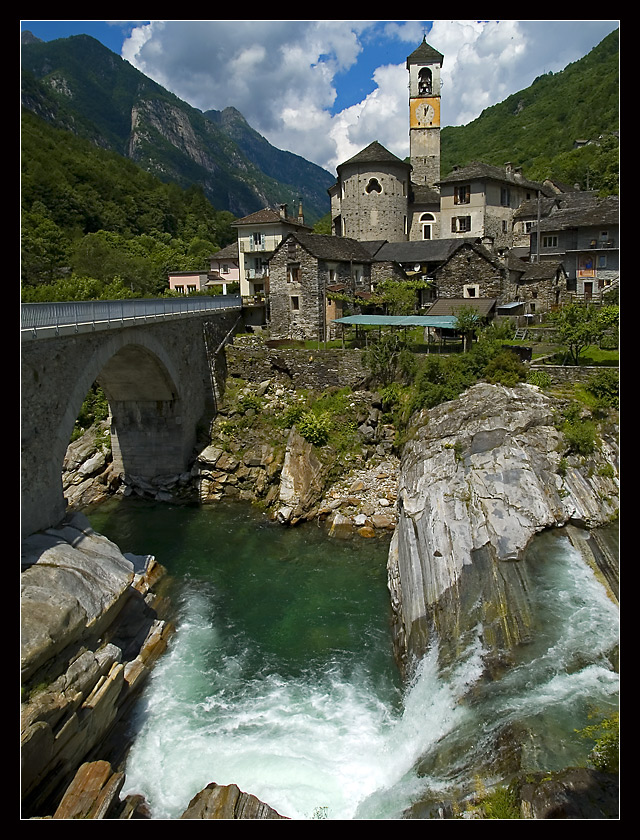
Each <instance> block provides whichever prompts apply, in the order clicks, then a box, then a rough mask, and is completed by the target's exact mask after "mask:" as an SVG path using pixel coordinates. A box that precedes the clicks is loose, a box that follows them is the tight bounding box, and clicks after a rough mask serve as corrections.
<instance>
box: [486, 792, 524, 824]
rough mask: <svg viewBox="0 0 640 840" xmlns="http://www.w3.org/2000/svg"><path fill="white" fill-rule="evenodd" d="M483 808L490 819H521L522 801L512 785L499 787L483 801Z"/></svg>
mask: <svg viewBox="0 0 640 840" xmlns="http://www.w3.org/2000/svg"><path fill="white" fill-rule="evenodd" d="M482 810H483V812H484V814H485V817H486V818H487V819H488V820H519V819H520V818H521V814H520V803H519V801H518V797H517V795H516V792H515V791H514V790H513V789H512V788H510V787H502V786H500V787H497V788H495V789H494V790H493V791H492V792H491V793H490V794H488V796H487V797H486V798H485V799H484V800H483V801H482Z"/></svg>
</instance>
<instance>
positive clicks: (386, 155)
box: [338, 140, 411, 171]
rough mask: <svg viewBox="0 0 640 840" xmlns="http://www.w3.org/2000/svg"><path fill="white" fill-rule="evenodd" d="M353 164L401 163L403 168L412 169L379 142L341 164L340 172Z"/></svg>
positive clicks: (371, 144) (370, 144)
mask: <svg viewBox="0 0 640 840" xmlns="http://www.w3.org/2000/svg"><path fill="white" fill-rule="evenodd" d="M351 163H364V164H369V163H399V164H401V165H402V166H406V167H407V169H411V164H410V163H406V162H405V161H404V160H400V158H399V157H396V156H395V155H394V154H393V153H392V152H390V151H389V150H388V149H385V147H384V146H383V145H382V144H381V143H378V141H377V140H374V141H373V143H369V145H368V146H367V147H366V149H362V151H361V152H358V154H357V155H354V156H353V157H352V158H349V160H346V161H345V162H344V163H341V164H340V165H339V166H338V171H340V169H342V167H343V166H346V165H347V164H351Z"/></svg>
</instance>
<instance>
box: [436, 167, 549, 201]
mask: <svg viewBox="0 0 640 840" xmlns="http://www.w3.org/2000/svg"><path fill="white" fill-rule="evenodd" d="M489 179H490V180H492V181H501V182H502V183H506V184H514V185H517V186H521V187H530V188H531V189H534V190H540V191H541V192H543V193H545V194H546V193H547V192H548V188H547V187H545V186H544V184H541V183H538V182H537V181H529V180H527V179H526V178H523V177H522V176H520V175H517V174H516V172H515V170H514V171H511V172H507V170H506V169H505V167H504V166H491V165H490V164H488V163H480V162H479V161H473V162H472V163H469V164H468V165H467V166H463V167H461V168H460V169H456V170H454V171H453V172H451V173H450V174H449V175H446V176H445V177H444V178H441V179H440V180H439V181H438V183H439V184H454V183H457V182H458V181H471V180H489Z"/></svg>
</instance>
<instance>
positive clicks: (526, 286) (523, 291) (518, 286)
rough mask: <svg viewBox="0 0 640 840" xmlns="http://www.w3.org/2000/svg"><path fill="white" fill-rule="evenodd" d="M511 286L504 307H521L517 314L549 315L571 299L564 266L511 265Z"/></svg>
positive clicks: (521, 263) (546, 262)
mask: <svg viewBox="0 0 640 840" xmlns="http://www.w3.org/2000/svg"><path fill="white" fill-rule="evenodd" d="M508 274H509V282H508V287H507V289H506V294H505V296H504V297H503V298H502V300H501V301H500V303H501V304H503V305H504V304H515V303H520V304H522V305H521V306H520V307H518V309H517V312H518V314H522V315H536V314H540V313H545V312H549V311H551V310H552V309H554V308H555V307H557V306H560V305H562V304H564V303H568V302H569V299H570V291H569V281H568V277H567V272H566V271H565V268H564V265H563V264H562V263H561V262H555V261H550V260H548V261H547V260H545V261H542V262H533V263H527V262H522V261H521V260H516V261H513V262H510V263H509V273H508Z"/></svg>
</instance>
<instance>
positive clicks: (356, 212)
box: [329, 141, 411, 242]
mask: <svg viewBox="0 0 640 840" xmlns="http://www.w3.org/2000/svg"><path fill="white" fill-rule="evenodd" d="M336 171H337V173H338V180H337V182H336V183H335V184H334V185H333V187H331V188H330V189H329V197H330V199H331V220H332V232H333V234H334V236H346V237H349V238H351V239H357V240H359V241H361V242H363V241H369V240H376V239H380V238H384V239H386V240H387V241H389V242H396V241H403V240H406V239H407V238H408V235H409V195H410V192H411V165H410V164H409V163H407V162H406V161H403V160H400V158H398V157H396V156H395V155H394V154H392V153H391V152H390V151H389V150H388V149H385V147H384V146H382V145H381V144H380V143H378V142H377V141H374V142H373V143H370V144H369V145H368V146H367V147H366V149H363V150H362V151H361V152H359V153H358V154H357V155H355V156H354V157H352V158H350V159H349V160H347V161H345V162H344V163H341V164H340V165H339V166H338V167H337V170H336Z"/></svg>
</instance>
